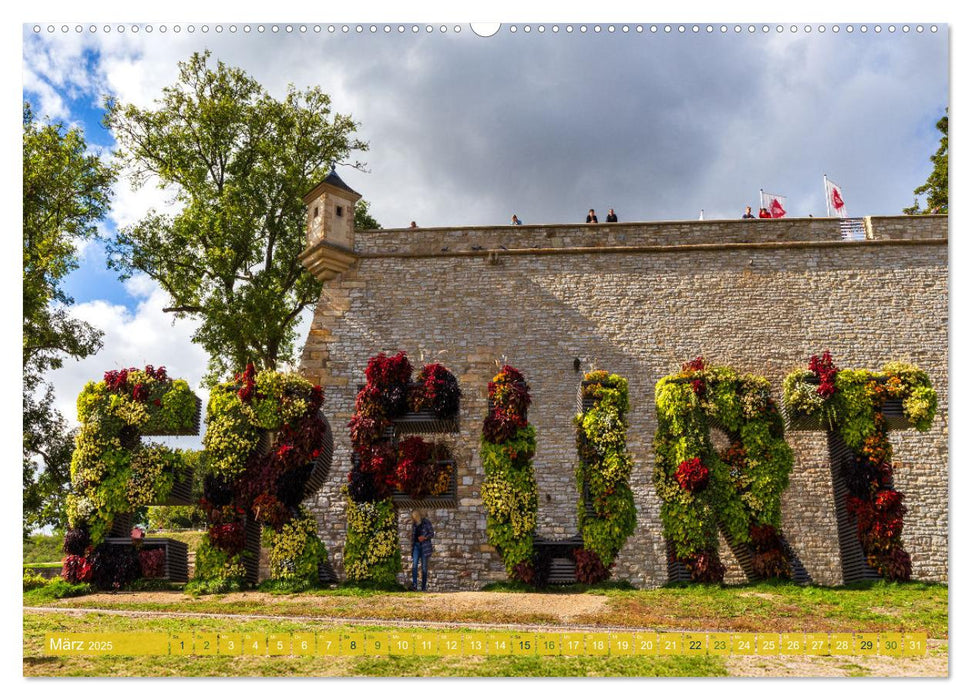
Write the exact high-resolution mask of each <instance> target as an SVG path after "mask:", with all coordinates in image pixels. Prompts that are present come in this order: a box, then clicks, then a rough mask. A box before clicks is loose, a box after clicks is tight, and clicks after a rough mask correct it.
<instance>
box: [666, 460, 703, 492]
mask: <svg viewBox="0 0 971 700" xmlns="http://www.w3.org/2000/svg"><path fill="white" fill-rule="evenodd" d="M674 477H675V478H676V479H677V480H678V483H679V484H680V485H681V488H683V489H684V490H685V491H687V492H689V493H697V492H698V491H701V490H702V489H703V488H705V487H706V486H707V485H708V467H706V466H705V465H704V464H702V463H701V459H700V458H699V457H693V458H691V459H686V460H685V461H683V462H681V464H679V465H678V468H677V469H676V470H675V472H674Z"/></svg>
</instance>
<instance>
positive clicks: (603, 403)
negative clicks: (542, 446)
mask: <svg viewBox="0 0 971 700" xmlns="http://www.w3.org/2000/svg"><path fill="white" fill-rule="evenodd" d="M584 380H585V382H586V385H585V386H584V388H583V392H584V396H585V397H590V398H592V399H593V400H594V405H593V407H592V408H591V409H590V410H588V411H587V412H586V413H584V414H579V415H577V416H576V418H575V419H574V420H575V425H576V438H577V451H578V453H579V456H580V460H579V463H578V466H577V469H576V481H577V490H578V491H579V493H580V499H579V501H578V503H577V522H578V523H579V526H580V534H581V535H582V536H583V547H584V549H586V550H588V551H591V552H594V553H595V554H596V555H597V556H598V557H599V558H600V561H601V563H602V564H603V566H604V567H609V566H610V565H611V564H612V563H613V561H614V558H615V557H616V556H617V553H618V552H619V551H620V549H621V547H623V546H624V543H625V542H626V541H627V538H628V537H630V535H631V534H632V533H633V532H634V528H635V526H636V525H637V510H636V508H635V506H634V494H633V492H632V491H631V489H630V485H629V484H630V475H631V470H632V468H633V464H634V462H633V459H632V458H631V456H630V454H629V453H628V452H627V410H628V408H629V398H628V389H627V380H626V379H624V378H623V377H620V376H619V375H616V374H611V375H608V374H607V373H606V372H602V371H598V372H590V373H588V374H587V375H586V376H585V377H584ZM584 493H587V495H588V497H589V499H590V502H591V504H592V506H593V513H588V512H587V507H586V500H585V499H584Z"/></svg>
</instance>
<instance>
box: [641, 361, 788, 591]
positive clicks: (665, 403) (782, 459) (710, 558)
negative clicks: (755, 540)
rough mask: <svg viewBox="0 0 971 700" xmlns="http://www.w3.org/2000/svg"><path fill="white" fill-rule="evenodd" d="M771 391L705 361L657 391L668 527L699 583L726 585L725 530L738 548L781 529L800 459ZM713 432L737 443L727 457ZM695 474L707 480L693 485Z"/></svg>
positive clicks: (659, 464)
mask: <svg viewBox="0 0 971 700" xmlns="http://www.w3.org/2000/svg"><path fill="white" fill-rule="evenodd" d="M769 389H770V387H769V383H768V381H767V380H765V379H764V378H762V377H757V376H753V375H739V374H737V373H736V372H735V371H734V370H732V369H731V368H729V367H708V366H705V365H704V362H703V360H701V359H700V358H699V359H697V360H694V361H693V362H691V363H687V364H685V366H684V367H683V368H682V371H681V372H680V373H678V374H675V375H671V376H668V377H664V378H663V379H661V381H659V382H658V384H657V386H656V387H655V402H656V406H657V417H658V428H657V432H656V433H655V436H654V453H655V467H654V486H655V489H656V491H657V494H658V496H659V497H660V498H661V501H662V503H661V521H662V525H663V528H664V534H665V537H667V538H668V539H669V540H670V541H671V543H672V544H673V547H674V555H675V557H677V558H678V559H679V560H680V561H682V562H684V563H685V564H686V565H687V566H688V568H689V570H691V572H692V577H693V579H695V580H702V579H703V577H706V576H707V577H711V578H712V579H714V580H721V577H722V573H721V565H720V563H719V562H718V557H717V551H718V533H719V524H720V525H721V526H722V527H723V528H724V530H725V532H726V535H727V536H728V537H729V538H731V539H732V540H733V541H735V542H738V543H749V542H751V531H752V529H753V528H755V527H762V526H769V527H770V528H773V530H771V531H770V532H772V533H774V529H776V528H778V527H779V524H780V520H781V500H782V493H783V492H784V491H785V489H786V487H787V486H788V484H789V474H790V473H791V471H792V464H793V455H792V450H791V449H790V448H789V446H788V444H787V443H786V442H785V439H784V432H783V428H784V426H783V421H782V417H781V416H780V414H779V412H778V410H777V408H776V406H775V403H774V402H773V400H772V398H771V396H770V391H769ZM712 425H715V426H717V427H719V428H721V429H723V430H724V431H725V433H726V434H727V436H728V438H729V443H730V447H729V448H728V449H727V450H725V451H724V452H722V453H721V454H719V453H718V451H717V450H716V449H715V448H714V446H713V445H712V442H711V437H710V434H709V430H710V427H711V426H712ZM691 470H695V472H697V473H698V474H700V476H696V481H691V480H689V479H688V478H687V477H688V476H689V474H690V473H691ZM706 567H711V568H706ZM703 569H704V570H703Z"/></svg>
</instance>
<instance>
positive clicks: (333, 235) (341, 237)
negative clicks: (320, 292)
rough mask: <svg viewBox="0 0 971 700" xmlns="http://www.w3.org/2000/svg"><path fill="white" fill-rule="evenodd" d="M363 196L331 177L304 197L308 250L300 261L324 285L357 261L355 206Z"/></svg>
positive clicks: (336, 178)
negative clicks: (355, 253) (355, 249)
mask: <svg viewBox="0 0 971 700" xmlns="http://www.w3.org/2000/svg"><path fill="white" fill-rule="evenodd" d="M360 198H361V195H360V194H359V193H357V192H355V191H354V190H352V189H351V188H350V187H348V186H347V184H346V183H345V182H344V181H343V180H342V179H341V178H340V176H339V175H338V174H337V171H336V170H335V169H334V168H333V167H331V171H330V174H328V175H327V177H326V178H324V179H323V181H322V182H321V183H320V184H319V185H317V186H316V187H314V188H313V189H312V190H310V192H308V193H307V194H306V195H304V198H303V201H304V203H305V204H306V205H307V248H306V250H304V251H303V253H301V254H300V261H301V262H302V263H303V265H304V266H305V267H306V268H307V269H308V270H310V271H311V272H312V273H313V274H314V276H315V277H317V278H318V279H320V280H321V281H325V280H329V279H333V278H334V277H336V276H337V275H338V274H340V273H341V272H343V271H344V270H346V269H347V268H348V267H350V265H351V264H352V263H353V262H354V261H355V260H356V259H357V258H356V256H355V255H354V205H355V204H356V203H357V200H359V199H360Z"/></svg>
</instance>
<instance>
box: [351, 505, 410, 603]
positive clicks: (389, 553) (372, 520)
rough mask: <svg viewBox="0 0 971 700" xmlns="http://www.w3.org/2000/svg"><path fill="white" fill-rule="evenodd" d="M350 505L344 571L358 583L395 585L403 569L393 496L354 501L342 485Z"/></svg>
mask: <svg viewBox="0 0 971 700" xmlns="http://www.w3.org/2000/svg"><path fill="white" fill-rule="evenodd" d="M343 493H344V495H345V499H344V500H345V503H346V508H347V538H346V540H345V542H344V573H345V574H346V575H347V578H348V579H349V580H350V581H354V582H355V583H365V582H367V583H370V584H373V585H376V586H392V585H394V584H395V583H396V582H397V574H398V572H399V571H401V546H400V545H399V544H398V512H397V510H396V509H395V505H394V502H393V501H392V500H391V499H390V498H386V499H384V500H381V501H372V502H368V503H355V502H354V501H353V500H352V499H351V498H350V497H349V496H347V487H346V486H345V487H343Z"/></svg>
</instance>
